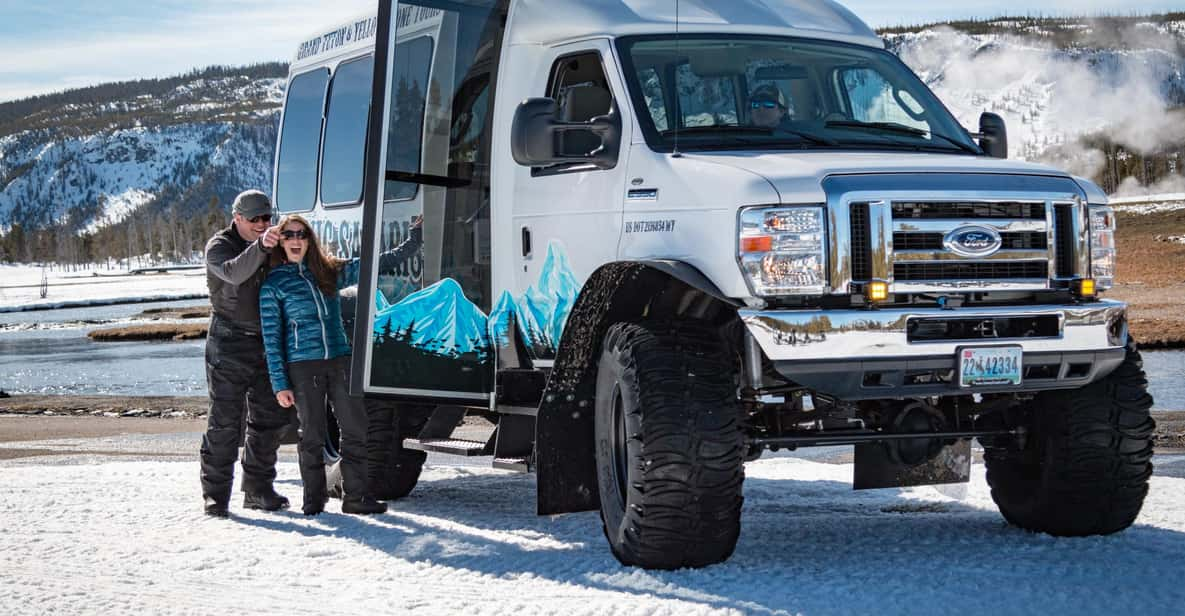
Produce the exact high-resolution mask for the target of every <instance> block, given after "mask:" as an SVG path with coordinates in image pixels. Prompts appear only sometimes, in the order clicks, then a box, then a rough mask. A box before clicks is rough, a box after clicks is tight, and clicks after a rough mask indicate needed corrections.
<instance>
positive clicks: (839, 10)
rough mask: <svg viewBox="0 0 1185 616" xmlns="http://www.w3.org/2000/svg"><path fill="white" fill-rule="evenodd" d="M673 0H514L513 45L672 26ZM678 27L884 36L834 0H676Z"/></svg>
mask: <svg viewBox="0 0 1185 616" xmlns="http://www.w3.org/2000/svg"><path fill="white" fill-rule="evenodd" d="M675 8H676V0H515V1H514V2H513V4H512V8H511V10H510V28H511V31H510V38H509V40H508V42H509V43H510V44H512V45H515V44H553V43H557V42H560V41H571V40H579V39H582V38H592V37H601V36H626V35H631V34H659V33H664V32H671V33H673V32H674V31H675ZM678 10H679V14H678V17H679V32H681V33H697V32H714V33H738V34H739V33H745V34H767V35H778V36H801V37H808V38H823V39H829V40H836V41H843V42H848V43H855V44H859V45H867V46H870V47H876V48H878V49H883V48H884V45H885V44H884V41H883V40H882V39H881V38H880V37H879V36H877V35H876V32H875V31H873V30H872V28H869V27H868V25H867V24H865V23H864V22H863V21H861V20H860V18H859V17H856V15H855V14H854V13H852V12H851V11H849V10H848V9H846V8H844V7H843V6H841V5H839V4H838V3H836V2H834V1H833V0H724V1H721V0H679V1H678Z"/></svg>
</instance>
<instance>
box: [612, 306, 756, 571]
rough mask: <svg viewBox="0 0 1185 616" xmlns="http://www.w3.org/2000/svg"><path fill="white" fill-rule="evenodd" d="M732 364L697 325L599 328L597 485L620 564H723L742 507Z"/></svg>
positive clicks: (711, 331) (718, 343)
mask: <svg viewBox="0 0 1185 616" xmlns="http://www.w3.org/2000/svg"><path fill="white" fill-rule="evenodd" d="M735 365H736V362H735V360H734V358H733V354H732V353H730V352H729V349H728V346H727V345H726V344H725V343H724V341H722V340H721V339H720V337H719V336H718V335H717V334H716V332H715V330H714V329H713V328H712V327H710V326H709V325H707V324H703V323H696V322H680V323H649V322H648V323H641V324H632V323H618V324H616V325H614V326H612V327H611V328H610V329H609V331H608V333H607V335H606V338H605V344H604V349H603V351H602V354H601V358H600V361H599V364H598V372H597V397H596V417H595V422H594V423H595V428H594V429H595V435H596V457H597V478H598V480H597V484H598V488H599V491H600V500H601V520H602V522H603V523H604V530H605V536H606V538H607V539H608V540H609V545H610V547H611V549H612V551H613V555H614V556H616V557H617V559H618V560H619V561H621V563H622V564H624V565H630V566H638V567H644V568H647V569H678V568H681V567H702V566H705V565H710V564H713V563H718V562H721V561H723V560H726V559H727V558H728V557H729V556H730V555H732V552H733V549H734V548H735V547H736V542H737V538H738V536H739V535H740V528H741V526H740V515H741V504H742V502H743V500H744V499H743V497H742V495H741V485H742V483H743V481H744V466H743V463H744V460H743V453H744V450H743V439H742V433H741V429H740V411H739V406H738V402H737V384H736V373H737V370H736V369H735Z"/></svg>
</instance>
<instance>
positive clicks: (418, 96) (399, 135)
mask: <svg viewBox="0 0 1185 616" xmlns="http://www.w3.org/2000/svg"><path fill="white" fill-rule="evenodd" d="M393 63H394V66H393V67H392V71H393V74H392V82H391V89H392V94H393V96H392V104H391V133H390V135H389V136H388V142H387V168H388V169H392V170H398V171H404V172H407V173H419V171H420V157H421V152H422V151H423V145H424V137H423V136H424V107H425V103H426V101H427V98H428V70H429V69H430V68H432V39H431V38H429V37H426V36H424V37H420V38H417V39H412V40H410V41H407V42H406V43H400V44H398V45H396V46H395V58H394V59H393ZM416 188H417V185H416V184H412V183H409V182H387V189H386V193H385V194H386V200H387V201H398V200H400V199H411V198H412V197H415V196H416Z"/></svg>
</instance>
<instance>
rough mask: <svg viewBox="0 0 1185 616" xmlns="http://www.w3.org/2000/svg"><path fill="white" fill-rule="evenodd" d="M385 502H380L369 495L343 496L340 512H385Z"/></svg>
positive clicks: (367, 513)
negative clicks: (357, 496)
mask: <svg viewBox="0 0 1185 616" xmlns="http://www.w3.org/2000/svg"><path fill="white" fill-rule="evenodd" d="M386 511H387V503H381V502H379V501H376V500H374V499H373V498H371V497H369V496H363V497H361V498H352V497H349V496H347V497H345V498H343V499H342V513H354V514H363V515H370V514H375V513H386Z"/></svg>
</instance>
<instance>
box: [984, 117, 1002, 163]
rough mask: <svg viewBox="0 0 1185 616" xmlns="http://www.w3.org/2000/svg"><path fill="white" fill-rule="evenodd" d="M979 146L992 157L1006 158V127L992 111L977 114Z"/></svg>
mask: <svg viewBox="0 0 1185 616" xmlns="http://www.w3.org/2000/svg"><path fill="white" fill-rule="evenodd" d="M978 136H979V147H980V148H983V151H984V153H986V154H987V155H988V156H991V157H992V158H1008V129H1007V128H1006V127H1005V126H1004V118H1001V117H1000V116H998V115H996V114H994V113H984V114H983V115H981V116H979V135H978Z"/></svg>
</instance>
